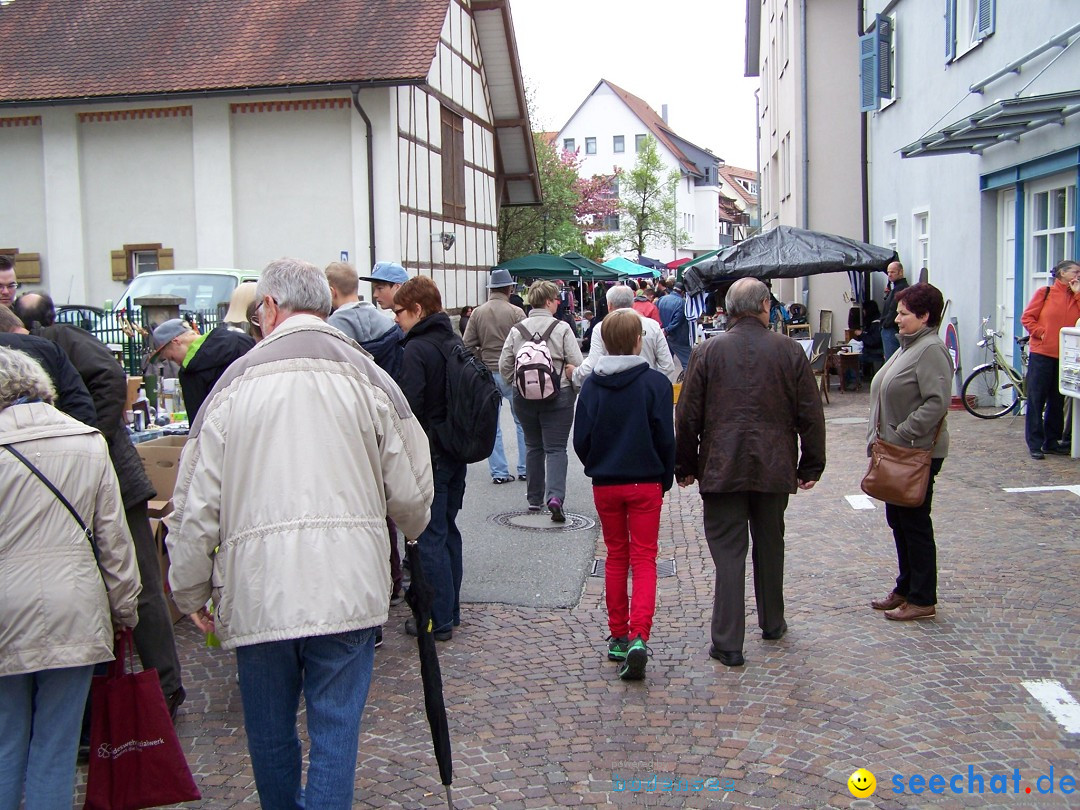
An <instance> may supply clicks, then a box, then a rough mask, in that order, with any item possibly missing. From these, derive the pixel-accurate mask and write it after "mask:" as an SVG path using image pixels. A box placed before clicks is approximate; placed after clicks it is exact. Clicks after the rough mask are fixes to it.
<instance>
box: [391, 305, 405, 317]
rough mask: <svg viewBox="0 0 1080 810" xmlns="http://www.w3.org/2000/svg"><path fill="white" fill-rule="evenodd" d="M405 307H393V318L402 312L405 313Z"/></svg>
mask: <svg viewBox="0 0 1080 810" xmlns="http://www.w3.org/2000/svg"><path fill="white" fill-rule="evenodd" d="M405 310H406V307H394V317H395V318H396V317H397V316H398V315H400V314H401V313H402V312H405Z"/></svg>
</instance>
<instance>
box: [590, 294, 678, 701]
mask: <svg viewBox="0 0 1080 810" xmlns="http://www.w3.org/2000/svg"><path fill="white" fill-rule="evenodd" d="M599 331H600V337H601V339H602V341H603V345H604V347H605V348H606V349H607V352H608V353H607V355H605V356H603V357H601V358H600V359H599V361H598V362H597V364H596V366H595V367H594V369H593V373H592V374H591V375H590V376H589V377H587V378H586V379H585V383H584V384H583V385H582V387H581V393H580V394H579V395H578V401H577V413H576V416H575V418H574V452H576V453H577V455H578V458H580V459H581V461H582V463H583V464H584V465H585V474H586V475H587V476H589V477H590V478H591V479H592V482H593V500H594V502H595V503H596V512H597V514H598V515H599V516H600V525H601V527H602V528H603V531H604V543H605V544H606V545H607V561H606V563H605V564H604V584H605V586H606V591H607V610H608V627H609V628H610V631H611V635H610V636H609V638H608V642H609V643H608V658H610V659H611V660H612V661H619V662H621V666H620V667H619V677H620V678H622V679H623V680H640V679H641V678H643V677H644V676H645V665H646V664H647V663H648V660H649V651H648V648H647V647H646V642H647V641H648V640H649V631H650V630H651V629H652V619H653V612H654V611H655V609H656V545H657V534H658V533H659V531H660V507H661V506H662V505H663V501H664V493H665V492H667V491H668V490H669V489H671V485H672V483H673V480H674V476H675V428H674V420H673V417H672V410H673V409H672V391H671V383H670V382H669V381H668V379H667V377H665V376H664V375H663V374H661V373H660V372H659V371H654V370H653V369H651V368H649V366H648V364H647V363H646V362H645V360H644V359H643V358H642V357H639V356H638V355H639V352H640V351H641V340H642V336H643V335H644V334H645V329H644V326H643V325H642V318H641V316H640V315H638V313H636V312H635V311H634V310H632V309H620V310H616V311H615V312H612V313H611V314H609V315H608V316H607V317H606V318H604V320H603V323H601V325H600V329H599ZM628 572H632V573H633V578H634V595H633V601H631V600H630V599H629V598H628V595H627V587H626V584H627V583H626V579H627V573H628Z"/></svg>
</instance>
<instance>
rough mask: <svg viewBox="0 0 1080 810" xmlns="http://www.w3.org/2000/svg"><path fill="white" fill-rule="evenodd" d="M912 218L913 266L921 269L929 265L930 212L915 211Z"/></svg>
mask: <svg viewBox="0 0 1080 810" xmlns="http://www.w3.org/2000/svg"><path fill="white" fill-rule="evenodd" d="M913 219H914V223H913V224H914V228H913V229H912V230H913V236H914V240H913V241H914V245H913V247H914V248H915V266H916V268H918V269H919V270H921V269H923V268H924V267H929V266H930V212H929V211H916V212H915V214H914V215H913Z"/></svg>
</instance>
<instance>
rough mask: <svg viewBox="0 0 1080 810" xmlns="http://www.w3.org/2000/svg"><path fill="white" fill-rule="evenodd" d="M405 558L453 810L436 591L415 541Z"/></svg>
mask: <svg viewBox="0 0 1080 810" xmlns="http://www.w3.org/2000/svg"><path fill="white" fill-rule="evenodd" d="M405 557H406V559H407V560H408V561H409V570H410V572H411V575H412V582H411V583H410V584H409V589H408V590H407V591H406V592H405V601H406V602H408V604H409V608H410V609H411V610H412V613H413V619H414V621H415V622H416V647H417V649H418V650H419V652H420V679H421V681H422V682H423V684H424V710H425V711H426V712H427V719H428V725H429V726H430V727H431V744H432V747H433V748H434V749H435V760H436V761H437V762H438V763H439V777H440V778H441V779H442V783H443V785H444V786H445V787H446V806H447V807H448V808H450V810H453V808H454V803H453V800H452V799H451V797H450V784H451V783H452V782H453V781H454V763H453V756H452V754H451V752H450V726H449V724H448V723H447V719H446V702H445V701H444V700H443V685H442V670H440V669H439V653H438V652H437V651H436V649H435V636H433V635H432V634H431V630H432V627H431V602H432V598H433V591H432V589H431V586H430V585H429V584H428V582H427V580H426V579H425V578H424V568H423V566H422V565H421V563H420V547H419V545H418V544H417V542H416V541H415V540H409V541H407V542H406V543H405Z"/></svg>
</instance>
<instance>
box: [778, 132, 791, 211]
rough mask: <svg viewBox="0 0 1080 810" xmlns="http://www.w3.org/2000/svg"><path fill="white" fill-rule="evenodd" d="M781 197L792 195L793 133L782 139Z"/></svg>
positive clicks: (783, 198) (785, 197)
mask: <svg viewBox="0 0 1080 810" xmlns="http://www.w3.org/2000/svg"><path fill="white" fill-rule="evenodd" d="M780 172H781V177H780V199H782V200H786V199H787V198H788V197H790V196H791V133H790V132H789V133H788V134H787V135H785V136H784V140H782V141H780Z"/></svg>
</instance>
